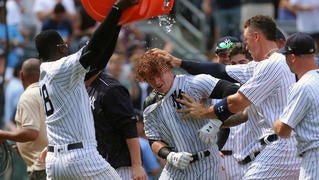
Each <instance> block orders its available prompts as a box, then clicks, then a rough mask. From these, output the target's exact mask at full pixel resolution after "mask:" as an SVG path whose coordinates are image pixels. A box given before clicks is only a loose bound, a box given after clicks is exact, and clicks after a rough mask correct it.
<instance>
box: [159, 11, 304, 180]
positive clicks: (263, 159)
mask: <svg viewBox="0 0 319 180" xmlns="http://www.w3.org/2000/svg"><path fill="white" fill-rule="evenodd" d="M244 38H245V41H246V44H247V48H248V50H249V51H250V53H251V55H252V57H253V59H254V62H250V63H248V64H246V65H231V66H229V65H226V66H225V65H222V64H216V63H195V62H191V61H182V60H181V59H178V58H175V57H173V56H171V55H168V54H167V53H165V52H162V51H158V50H154V51H158V52H157V56H158V57H162V58H165V59H166V60H167V61H170V62H171V64H172V65H173V66H181V67H182V68H184V69H186V70H187V71H188V72H190V73H192V74H198V73H207V74H211V75H213V76H214V77H217V78H223V79H227V80H229V81H232V82H239V83H241V84H243V85H242V86H241V87H240V89H239V90H238V92H237V93H235V94H234V95H230V96H228V97H226V98H224V99H223V100H222V101H221V102H219V103H217V104H215V105H214V106H210V107H209V108H206V107H205V106H203V104H199V103H197V102H196V101H194V100H193V99H192V98H191V97H189V96H187V95H185V97H187V101H185V100H177V101H178V102H179V103H182V104H185V105H187V106H188V108H185V109H182V110H179V112H183V113H186V115H185V117H189V116H191V117H195V118H200V119H203V118H204V119H205V118H217V117H218V119H220V120H225V119H227V118H228V117H229V116H230V115H232V114H233V113H234V112H238V111H242V110H244V108H246V107H248V106H250V105H252V104H254V105H255V106H256V108H257V111H258V114H256V115H257V116H259V117H258V118H257V119H258V120H262V119H263V121H260V122H262V123H263V124H264V123H266V125H267V126H268V128H265V129H264V130H263V132H262V133H263V134H262V135H263V136H262V137H260V139H259V140H258V141H259V142H260V145H262V146H263V149H262V151H261V152H260V153H258V156H257V157H256V159H255V160H254V161H253V162H252V163H251V165H250V166H249V167H248V169H247V171H246V173H245V176H244V177H243V179H273V178H281V179H288V178H291V179H296V178H297V177H298V176H299V169H300V163H301V159H300V158H298V157H297V156H296V153H297V152H296V151H297V149H296V147H295V145H296V140H295V137H294V136H292V137H291V138H289V139H282V138H278V136H277V135H276V134H275V133H274V131H273V129H272V126H273V123H274V121H275V118H277V117H279V116H280V114H281V113H282V111H283V109H284V107H285V105H286V103H287V97H288V94H289V88H290V86H292V84H293V83H295V76H294V74H293V73H291V72H290V70H289V67H288V66H287V64H286V62H285V57H284V56H283V55H282V54H279V53H276V51H277V50H278V48H277V44H276V24H275V22H274V21H273V20H272V19H271V18H270V17H267V16H262V15H258V16H254V17H252V18H250V19H248V20H247V21H246V22H245V29H244ZM154 53H155V52H154ZM256 61H259V62H256ZM256 155H257V154H254V156H256ZM278 167H280V168H278Z"/></svg>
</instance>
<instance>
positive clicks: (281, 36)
mask: <svg viewBox="0 0 319 180" xmlns="http://www.w3.org/2000/svg"><path fill="white" fill-rule="evenodd" d="M276 39H277V40H278V39H283V40H284V41H286V37H285V35H284V33H283V32H282V30H281V29H279V28H278V27H276Z"/></svg>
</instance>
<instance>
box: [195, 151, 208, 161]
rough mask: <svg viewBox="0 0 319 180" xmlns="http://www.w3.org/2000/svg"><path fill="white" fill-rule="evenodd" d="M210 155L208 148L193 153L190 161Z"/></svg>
mask: <svg viewBox="0 0 319 180" xmlns="http://www.w3.org/2000/svg"><path fill="white" fill-rule="evenodd" d="M209 155H210V152H209V151H208V150H206V151H204V152H199V153H197V154H193V155H192V157H193V160H192V161H191V163H193V162H195V161H198V160H200V159H203V158H204V157H207V156H209Z"/></svg>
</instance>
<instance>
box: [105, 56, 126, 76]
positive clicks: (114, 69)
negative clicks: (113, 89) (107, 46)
mask: <svg viewBox="0 0 319 180" xmlns="http://www.w3.org/2000/svg"><path fill="white" fill-rule="evenodd" d="M123 66H124V59H123V57H122V56H121V55H120V54H117V53H113V55H112V56H111V58H110V60H109V62H108V64H107V66H106V68H107V72H108V73H110V74H111V75H112V76H113V78H115V79H116V80H118V81H120V82H121V81H122V79H123Z"/></svg>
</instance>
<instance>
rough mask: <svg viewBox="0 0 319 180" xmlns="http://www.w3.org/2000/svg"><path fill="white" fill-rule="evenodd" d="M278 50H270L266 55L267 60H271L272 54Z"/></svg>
mask: <svg viewBox="0 0 319 180" xmlns="http://www.w3.org/2000/svg"><path fill="white" fill-rule="evenodd" d="M277 50H278V48H272V49H270V50H269V51H268V52H267V53H266V55H265V58H269V57H270V56H271V55H272V53H274V52H275V51H277Z"/></svg>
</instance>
